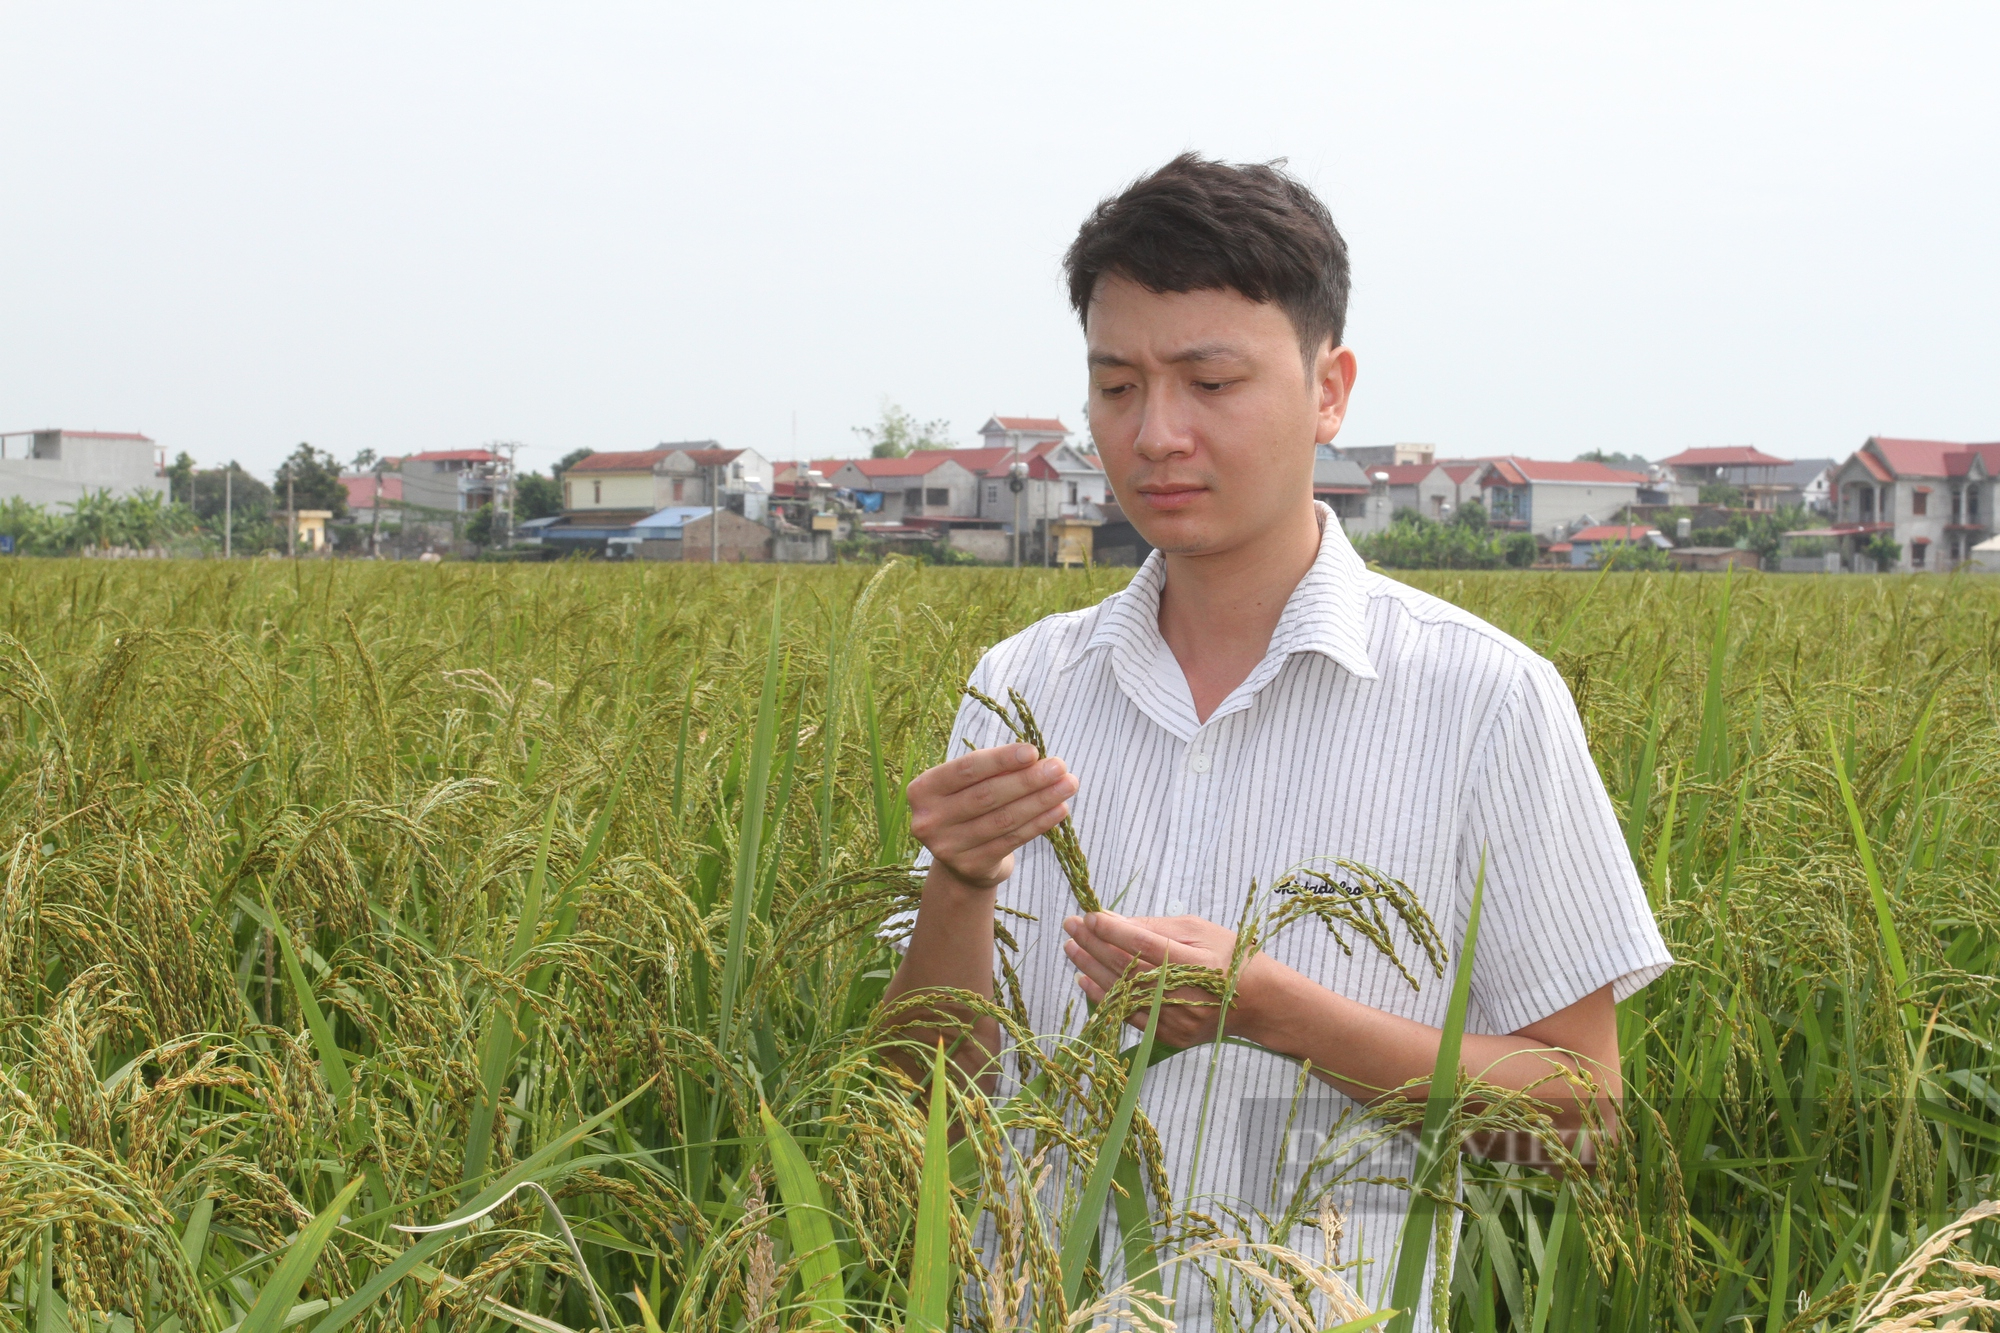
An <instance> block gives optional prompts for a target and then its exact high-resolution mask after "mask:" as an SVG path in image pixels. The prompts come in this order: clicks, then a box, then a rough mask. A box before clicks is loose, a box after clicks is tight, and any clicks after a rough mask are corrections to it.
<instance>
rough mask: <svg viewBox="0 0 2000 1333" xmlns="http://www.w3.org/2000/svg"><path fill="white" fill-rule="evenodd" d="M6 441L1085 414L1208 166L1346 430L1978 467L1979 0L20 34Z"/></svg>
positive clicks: (891, 12)
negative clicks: (1175, 212)
mask: <svg viewBox="0 0 2000 1333" xmlns="http://www.w3.org/2000/svg"><path fill="white" fill-rule="evenodd" d="M0 54H4V57H5V59H4V69H5V73H4V75H0V191H4V201H3V202H0V312H4V314H3V315H0V429H4V430H16V429H25V428H30V427H40V426H50V425H61V426H67V427H71V428H78V429H92V428H96V429H136V430H143V431H145V432H147V433H148V434H150V435H152V436H153V437H154V438H155V439H157V440H158V441H159V442H160V443H161V444H163V445H165V446H166V447H167V448H168V449H169V450H170V451H178V450H182V449H185V450H187V451H188V452H190V453H192V454H194V455H195V456H196V457H197V458H198V459H200V460H202V461H203V462H204V463H212V462H215V461H219V460H220V459H222V458H224V457H227V456H230V455H234V456H235V457H237V458H239V459H241V460H242V461H243V462H244V463H245V464H246V465H249V466H252V467H255V468H257V469H259V470H267V469H268V468H270V467H271V466H273V465H274V464H275V463H276V462H277V460H278V459H279V458H280V457H281V456H282V455H283V454H284V453H285V452H286V451H287V450H288V449H289V448H290V447H291V446H292V445H294V444H296V443H297V442H298V441H300V440H310V441H312V442H313V443H314V444H316V445H319V446H322V447H324V448H327V449H330V450H332V451H333V452H335V453H337V454H339V455H340V456H342V457H343V458H345V457H349V456H351V455H353V454H354V453H355V452H356V451H357V450H360V449H362V448H373V449H375V450H377V451H379V452H382V453H402V452H407V451H412V450H417V449H426V448H462V447H466V446H469V445H474V444H478V443H480V442H482V441H486V440H491V439H498V438H510V439H518V440H522V441H524V442H526V443H527V444H528V445H529V446H531V447H530V448H529V449H528V450H527V451H525V452H524V453H523V455H522V461H523V463H524V464H532V465H534V466H537V467H543V468H545V467H546V466H547V464H548V463H549V462H550V461H552V460H553V459H555V458H556V457H558V456H559V455H560V454H562V453H563V452H565V451H567V450H569V449H572V448H575V447H578V446H586V445H587V446H589V447H592V448H596V449H635V448H645V447H648V446H650V445H651V444H653V443H655V442H658V441H661V440H674V439H685V438H700V437H714V438H716V439H718V440H720V441H722V442H723V443H725V444H729V445H749V446H752V447H754V448H756V449H758V450H760V451H762V452H763V453H765V454H766V455H769V456H773V457H788V456H792V455H793V453H794V449H793V419H794V414H795V413H796V418H797V452H798V453H800V454H805V455H821V456H823V455H826V454H842V453H853V452H858V449H857V447H856V444H857V442H856V440H855V437H854V436H853V435H852V434H851V433H850V429H849V428H850V427H852V426H854V425H857V424H862V423H865V422H869V421H871V420H873V419H874V417H875V415H876V413H877V410H878V407H879V405H880V403H881V401H882V399H883V398H884V397H885V396H886V397H890V398H894V399H895V400H896V401H898V402H900V403H902V404H903V405H904V406H906V407H907V408H908V409H909V410H910V411H912V412H913V413H915V414H916V415H918V416H919V417H925V418H929V417H943V418H947V419H948V420H949V421H950V422H951V424H952V427H953V430H954V433H955V434H956V435H957V436H958V437H959V438H960V439H961V440H963V441H964V442H966V443H973V442H975V441H974V440H973V437H972V432H973V431H974V430H975V429H976V428H977V427H978V426H979V424H980V423H981V421H983V420H984V418H985V417H986V415H987V414H989V413H992V412H1003V413H1019V414H1024V415H1049V414H1058V415H1061V416H1062V417H1063V418H1064V419H1065V420H1066V421H1068V422H1069V423H1070V425H1072V426H1073V427H1078V426H1081V425H1082V421H1081V415H1080V412H1079V406H1080V404H1081V402H1082V399H1083V376H1082V355H1081V340H1080V336H1079V334H1078V331H1077V329H1076V325H1075V323H1074V321H1073V320H1072V319H1071V317H1070V315H1069V312H1068V310H1067V309H1066V307H1065V305H1064V302H1063V296H1062V291H1061V287H1060V283H1059V280H1058V275H1057V261H1058V258H1059V256H1060V255H1061V252H1062V250H1063V247H1064V245H1065V244H1066V243H1067V242H1068V240H1069V238H1070V236H1071V234H1072V233H1073V231H1074V229H1075V227H1076V224H1077V222H1078V221H1079V220H1080V218H1081V217H1082V215H1083V213H1084V212H1085V211H1086V210H1087V209H1088V208H1089V207H1090V205H1091V204H1092V203H1093V202H1095V201H1096V199H1097V198H1099V197H1100V196H1101V195H1103V194H1105V193H1108V192H1110V191H1112V190H1114V189H1116V188H1117V187H1118V186H1120V185H1121V184H1123V183H1124V182H1126V181H1127V180H1129V179H1131V178H1132V177H1133V176H1135V175H1137V174H1138V173H1140V172H1142V171H1144V170H1146V169H1147V168H1149V167H1151V166H1154V165H1156V164H1158V163H1159V162H1161V161H1164V160H1165V159H1166V158H1168V157H1170V156H1171V155H1173V154H1174V153H1176V152H1178V151H1180V150H1181V149H1184V148H1197V149H1200V150H1202V151H1204V152H1208V153H1211V154H1214V155H1218V156H1222V157H1227V158H1231V159H1237V160H1246V159H1266V158H1271V157H1277V156H1285V157H1288V158H1289V159H1290V160H1291V163H1292V166H1293V169H1294V170H1296V171H1297V172H1298V173H1299V174H1300V175H1302V176H1303V177H1304V178H1305V179H1306V180H1307V181H1308V182H1309V183H1310V184H1312V185H1313V186H1314V187H1315V188H1316V189H1318V190H1319V191H1320V193H1321V194H1322V196H1323V197H1324V198H1325V199H1326V201H1327V203H1328V205H1329V206H1330V207H1331V208H1332V210H1333V213H1334V216H1335V217H1336V219H1337V220H1338V221H1339V223H1340V225H1341V227H1342V229H1343V231H1344V232H1345V233H1346V235H1347V237H1348V240H1349V243H1350V246H1351V247H1352V251H1353V257H1354V275H1355V287H1354V299H1353V307H1352V312H1351V319H1350V322H1349V338H1348V341H1349V342H1350V344H1351V345H1352V346H1354V347H1355V349H1356V350H1357V353H1358V355H1359V357H1360V362H1361V379H1360V383H1359V386H1358V390H1357V397H1356V400H1355V409H1354V413H1353V416H1352V417H1351V418H1350V421H1349V424H1348V427H1347V429H1346V431H1345V432H1343V435H1342V442H1343V443H1349V444H1378V443H1387V442H1390V441H1395V440H1422V441H1432V442H1435V443H1436V444H1437V445H1438V446H1439V447H1440V449H1441V450H1443V451H1445V452H1446V453H1450V454H1475V453H1495V452H1502V451H1509V452H1516V453H1521V454H1526V455H1529V456H1538V457H1547V458H1568V457H1571V456H1573V455H1574V454H1576V453H1578V452H1579V451H1582V450H1584V449H1589V448H1593V447H1604V448H1608V449H1624V450H1630V451H1634V452H1638V453H1642V454H1645V455H1648V456H1650V457H1655V458H1657V457H1660V456H1662V455H1664V454H1666V453H1669V452H1672V451H1674V450H1677V449H1680V448H1683V447H1687V446H1694V445H1711V444H1725V443H1750V444H1756V445H1758V446H1760V447H1762V448H1765V449H1768V450H1771V451H1773V452H1776V453H1779V454H1782V455H1786V456H1807V455H1818V454H1829V455H1830V454H1840V453H1844V452H1846V451H1848V450H1851V449H1852V448H1854V447H1855V446H1856V445H1858V444H1859V443H1860V442H1861V440H1862V439H1864V438H1865V437H1866V436H1867V435H1869V434H1870V433H1874V432H1882V433H1891V434H1908V435H1927V436H1935V437H1941V438H1946V439H1988V440H1990V439H1995V438H2000V77H1996V74H1995V58H1996V54H2000V7H1996V6H1993V5H1985V4H1981V5H1969V4H1968V5H1951V4H1880V5H1865V6H1862V5H1828V4H1812V5H1788V6H1767V5H1746V4H1741V3H1736V4H1726V5H1717V6H1706V5H1699V4H1688V3H1676V4H1672V5H1666V4H1661V5H1649V6H1640V5H1616V6H1610V5H1583V4H1525V3H1522V4H1490V5H1482V6H1469V5H1468V6H1444V5H1437V6H1423V5H1414V4H1412V5H1368V6H1359V5H1351V4H1337V3H1318V4H1310V5H1307V4H1294V5H1256V4H1245V3H1238V4H1232V5H1216V4H1207V5H1178V4H1170V3H1152V4H1145V5H1120V4H1104V5H1076V4H1073V3H1072V4H1060V5H1056V4H1051V5H1043V4H1034V3H1013V4H1009V5H1005V6H981V7H979V8H978V9H977V10H974V9H973V8H972V7H969V6H946V5H936V4H925V5H909V6H872V5H867V6H854V5H840V6H829V5H803V4H802V5H764V4H754V3H739V4H734V5H729V6H699V7H697V6H664V5H648V6H632V7H624V8H621V7H617V6H613V5H608V4H590V5H546V6H519V5H500V4H491V3H482V4H478V5H472V4H463V5H448V4H408V3H398V4H376V5H365V4H343V5H339V6H333V5H321V6H308V5H268V4H237V5H228V4H173V5H133V4H126V5H98V4H87V3H35V4H29V3H19V2H18V0H6V3H4V4H0Z"/></svg>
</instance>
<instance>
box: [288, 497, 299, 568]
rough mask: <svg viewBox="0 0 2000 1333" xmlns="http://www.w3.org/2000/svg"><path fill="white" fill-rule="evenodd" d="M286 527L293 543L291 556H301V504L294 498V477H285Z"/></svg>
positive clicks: (293, 557) (296, 557)
mask: <svg viewBox="0 0 2000 1333" xmlns="http://www.w3.org/2000/svg"><path fill="white" fill-rule="evenodd" d="M285 528H286V532H287V535H288V536H289V538H290V540H291V544H292V549H291V553H290V554H291V557H292V559H294V560H296V559H298V558H299V506H298V502H297V501H296V500H294V499H293V498H292V479H291V478H290V477H289V476H288V477H286V478H285Z"/></svg>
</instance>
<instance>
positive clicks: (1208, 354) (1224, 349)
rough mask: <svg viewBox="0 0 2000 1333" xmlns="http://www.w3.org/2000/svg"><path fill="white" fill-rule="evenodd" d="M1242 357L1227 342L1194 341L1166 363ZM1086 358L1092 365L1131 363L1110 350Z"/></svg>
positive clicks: (1128, 366) (1122, 366) (1116, 366)
mask: <svg viewBox="0 0 2000 1333" xmlns="http://www.w3.org/2000/svg"><path fill="white" fill-rule="evenodd" d="M1242 357H1243V351H1242V349H1241V348H1238V347H1233V346H1231V345H1230V344H1228V343H1196V344H1195V345H1194V346H1192V347H1186V348H1183V349H1181V350H1180V351H1178V352H1175V353H1174V354H1173V355H1172V356H1170V357H1168V358H1167V364H1168V365H1170V366H1179V365H1186V364H1188V363H1190V362H1192V363H1194V364H1197V365H1199V364H1201V363H1203V362H1208V361H1236V360H1241V359H1242ZM1088 360H1089V364H1091V365H1093V366H1108V367H1111V368H1114V369H1119V370H1129V369H1131V367H1132V364H1133V363H1132V362H1130V361H1128V360H1126V359H1125V358H1124V357H1122V356H1117V355H1115V354H1113V353H1111V352H1092V353H1091V354H1090V356H1089V358H1088Z"/></svg>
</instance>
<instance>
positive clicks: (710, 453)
mask: <svg viewBox="0 0 2000 1333" xmlns="http://www.w3.org/2000/svg"><path fill="white" fill-rule="evenodd" d="M667 452H668V453H670V454H671V453H684V454H686V455H687V456H688V457H689V458H690V459H692V460H693V461H694V465H695V466H696V467H721V466H722V465H723V464H724V463H733V462H735V461H736V460H737V459H738V458H740V457H741V456H742V454H743V451H742V450H741V449H680V450H675V449H669V450H667Z"/></svg>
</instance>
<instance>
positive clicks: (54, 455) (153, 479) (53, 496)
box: [0, 430, 167, 506]
mask: <svg viewBox="0 0 2000 1333" xmlns="http://www.w3.org/2000/svg"><path fill="white" fill-rule="evenodd" d="M159 454H160V451H159V447H158V446H157V445H155V444H154V443H153V441H152V440H150V439H148V438H147V437H146V436H144V435H140V434H138V433H137V432H133V431H105V430H29V431H13V432H10V433H8V434H4V435H0V500H12V499H20V500H26V501H27V502H28V503H29V504H34V505H45V506H46V505H57V504H73V503H75V502H76V501H78V500H81V499H82V498H83V497H84V496H86V495H90V494H93V493H95V492H97V491H109V492H111V494H112V496H113V498H115V499H124V498H125V497H126V496H130V495H157V496H161V497H163V498H164V497H165V496H166V493H167V483H166V477H165V472H164V469H163V468H162V467H161V466H160V457H159Z"/></svg>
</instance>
